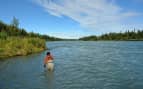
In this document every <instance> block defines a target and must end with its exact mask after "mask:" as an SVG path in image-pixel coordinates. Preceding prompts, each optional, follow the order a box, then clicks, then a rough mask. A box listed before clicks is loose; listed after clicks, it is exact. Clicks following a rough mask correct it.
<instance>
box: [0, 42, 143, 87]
mask: <svg viewBox="0 0 143 89" xmlns="http://www.w3.org/2000/svg"><path fill="white" fill-rule="evenodd" d="M47 46H48V48H49V51H50V52H51V53H52V55H53V56H54V63H55V70H54V71H53V72H48V71H45V70H44V68H43V58H44V56H45V55H46V52H47V51H44V52H41V53H37V54H32V55H29V56H18V57H13V58H8V59H5V60H1V61H0V89H143V41H95V42H94V41H55V42H47Z"/></svg>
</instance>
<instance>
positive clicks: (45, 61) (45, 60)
mask: <svg viewBox="0 0 143 89" xmlns="http://www.w3.org/2000/svg"><path fill="white" fill-rule="evenodd" d="M46 63H47V57H45V59H44V67H46Z"/></svg>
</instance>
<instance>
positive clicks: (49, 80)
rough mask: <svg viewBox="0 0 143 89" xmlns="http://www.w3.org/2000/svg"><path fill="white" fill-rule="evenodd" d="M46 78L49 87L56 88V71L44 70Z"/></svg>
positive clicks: (50, 88) (49, 88)
mask: <svg viewBox="0 0 143 89" xmlns="http://www.w3.org/2000/svg"><path fill="white" fill-rule="evenodd" d="M44 75H45V79H46V80H47V86H48V88H47V89H54V72H53V71H44Z"/></svg>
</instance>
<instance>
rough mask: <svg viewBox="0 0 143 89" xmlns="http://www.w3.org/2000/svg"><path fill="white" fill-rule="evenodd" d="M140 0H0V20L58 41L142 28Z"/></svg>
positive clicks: (142, 1) (142, 0)
mask: <svg viewBox="0 0 143 89" xmlns="http://www.w3.org/2000/svg"><path fill="white" fill-rule="evenodd" d="M142 8H143V0H0V20H2V21H3V22H5V23H8V24H10V23H11V20H12V18H13V16H15V17H16V18H18V19H19V22H20V26H19V27H20V28H25V29H26V30H27V31H28V32H31V31H33V32H37V33H41V34H47V35H50V36H56V37H61V38H79V37H82V36H89V35H100V34H103V33H109V32H120V31H125V30H128V29H129V30H132V29H134V28H137V29H143V9H142Z"/></svg>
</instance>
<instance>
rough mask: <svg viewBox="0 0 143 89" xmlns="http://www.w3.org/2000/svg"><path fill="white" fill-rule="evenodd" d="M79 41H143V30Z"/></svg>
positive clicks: (93, 36)
mask: <svg viewBox="0 0 143 89" xmlns="http://www.w3.org/2000/svg"><path fill="white" fill-rule="evenodd" d="M79 40H84V41H97V40H119V41H120V40H143V30H136V29H134V30H132V31H129V30H128V31H126V32H120V33H115V32H112V33H106V34H103V35H101V36H96V35H92V36H87V37H82V38H79Z"/></svg>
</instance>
